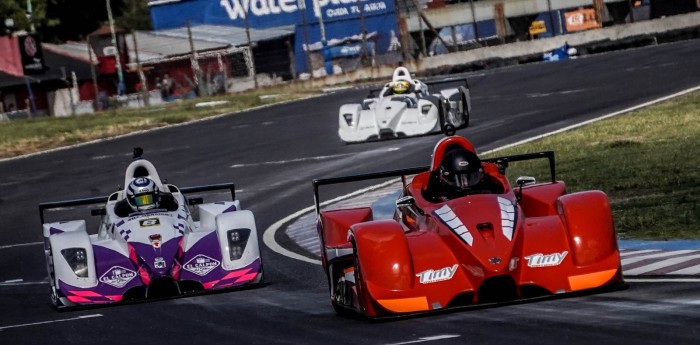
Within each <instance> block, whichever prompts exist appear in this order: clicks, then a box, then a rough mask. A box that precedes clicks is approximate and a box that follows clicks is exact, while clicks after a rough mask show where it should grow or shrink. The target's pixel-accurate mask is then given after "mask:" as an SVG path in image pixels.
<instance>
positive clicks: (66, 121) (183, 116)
mask: <svg viewBox="0 0 700 345" xmlns="http://www.w3.org/2000/svg"><path fill="white" fill-rule="evenodd" d="M320 92H321V91H320V90H319V89H301V88H295V87H287V88H283V89H275V90H265V89H260V90H256V91H250V92H243V93H237V94H227V95H225V96H220V97H216V98H198V99H192V100H184V101H177V102H171V103H166V104H160V105H156V106H152V107H148V108H141V109H128V108H120V109H108V110H106V111H103V112H100V113H95V114H86V115H80V116H69V117H39V118H34V119H26V120H13V121H7V122H0V158H8V157H15V156H19V155H22V154H27V153H33V152H38V151H42V150H46V149H51V148H56V147H61V146H67V145H71V144H76V143H81V142H86V141H90V140H95V139H101V138H108V137H113V136H117V135H122V134H127V133H131V132H133V131H138V130H144V129H151V128H156V127H162V126H166V125H172V124H177V123H183V122H188V121H192V120H197V119H202V118H206V117H211V116H215V115H220V114H228V113H233V112H237V111H241V110H245V109H249V108H252V107H256V106H261V105H266V104H273V103H279V102H282V101H289V100H294V99H300V98H304V97H309V96H311V95H316V94H319V93H320ZM260 96H264V97H260ZM209 101H228V103H225V104H218V105H215V106H204V107H197V106H196V104H198V103H204V102H209Z"/></svg>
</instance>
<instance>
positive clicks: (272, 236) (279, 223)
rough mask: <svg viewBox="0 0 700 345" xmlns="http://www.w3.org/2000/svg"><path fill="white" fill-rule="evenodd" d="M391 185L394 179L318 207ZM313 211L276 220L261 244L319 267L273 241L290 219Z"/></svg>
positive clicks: (318, 263) (305, 211)
mask: <svg viewBox="0 0 700 345" xmlns="http://www.w3.org/2000/svg"><path fill="white" fill-rule="evenodd" d="M393 183H396V180H395V179H392V180H389V181H386V182H383V183H380V184H377V185H374V186H370V187H367V188H364V189H360V190H356V191H354V192H352V193H350V194H346V195H342V196H339V197H337V198H335V199H331V200H328V201H325V202H323V203H321V204H320V206H325V205H328V204H332V203H334V202H337V201H341V200H344V199H347V198H352V197H353V196H356V195H360V194H362V193H365V192H369V191H371V190H374V189H379V188H382V187H385V186H388V185H390V184H393ZM314 209H315V207H314V206H309V207H307V208H305V209H303V210H299V211H297V212H294V213H292V214H290V215H288V216H286V217H284V218H282V219H280V220H278V221H277V222H275V223H274V224H272V225H270V227H268V228H267V229H265V232H264V233H263V242H265V244H266V245H267V246H268V247H269V248H270V249H272V250H273V251H275V252H277V253H279V254H282V255H284V256H287V257H290V258H292V259H297V260H301V261H306V262H309V263H312V264H316V265H320V264H321V261H319V260H315V259H311V258H307V257H306V256H303V255H299V254H297V253H294V252H292V251H289V250H287V249H285V248H283V247H282V246H280V245H279V244H278V243H277V241H275V234H276V233H277V230H279V229H280V228H282V226H283V225H285V224H286V223H288V222H289V221H291V220H292V219H295V218H297V217H299V216H301V215H303V214H305V213H308V212H313V211H314Z"/></svg>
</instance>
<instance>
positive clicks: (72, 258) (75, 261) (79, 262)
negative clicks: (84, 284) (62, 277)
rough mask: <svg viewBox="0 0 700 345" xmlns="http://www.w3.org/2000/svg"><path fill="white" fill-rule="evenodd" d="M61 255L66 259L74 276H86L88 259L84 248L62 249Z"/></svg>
mask: <svg viewBox="0 0 700 345" xmlns="http://www.w3.org/2000/svg"><path fill="white" fill-rule="evenodd" d="M61 255H63V258H64V259H66V262H67V263H68V266H70V268H71V269H72V270H73V273H75V275H76V276H78V277H80V278H87V277H88V259H87V251H86V250H85V248H66V249H62V250H61Z"/></svg>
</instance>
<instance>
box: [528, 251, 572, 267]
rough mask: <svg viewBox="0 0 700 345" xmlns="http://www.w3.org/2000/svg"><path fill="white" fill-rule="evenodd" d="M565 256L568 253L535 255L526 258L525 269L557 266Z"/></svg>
mask: <svg viewBox="0 0 700 345" xmlns="http://www.w3.org/2000/svg"><path fill="white" fill-rule="evenodd" d="M566 254H569V252H568V251H566V250H565V251H563V252H561V253H553V254H542V253H537V254H532V255H528V256H526V257H525V260H527V267H550V266H559V265H560V264H561V263H562V262H564V258H565V257H566Z"/></svg>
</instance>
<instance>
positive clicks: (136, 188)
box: [126, 177, 160, 211]
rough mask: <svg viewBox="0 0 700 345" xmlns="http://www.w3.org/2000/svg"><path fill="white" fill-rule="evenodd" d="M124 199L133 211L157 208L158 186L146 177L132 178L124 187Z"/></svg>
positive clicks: (158, 201)
mask: <svg viewBox="0 0 700 345" xmlns="http://www.w3.org/2000/svg"><path fill="white" fill-rule="evenodd" d="M126 201H127V202H128V203H129V206H131V208H132V209H133V210H134V211H145V210H150V209H154V208H158V206H159V205H160V192H159V191H158V186H157V185H156V183H155V182H153V180H151V179H149V178H147V177H139V178H137V179H134V180H133V181H131V182H130V183H129V185H128V186H127V187H126Z"/></svg>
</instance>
